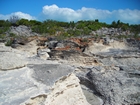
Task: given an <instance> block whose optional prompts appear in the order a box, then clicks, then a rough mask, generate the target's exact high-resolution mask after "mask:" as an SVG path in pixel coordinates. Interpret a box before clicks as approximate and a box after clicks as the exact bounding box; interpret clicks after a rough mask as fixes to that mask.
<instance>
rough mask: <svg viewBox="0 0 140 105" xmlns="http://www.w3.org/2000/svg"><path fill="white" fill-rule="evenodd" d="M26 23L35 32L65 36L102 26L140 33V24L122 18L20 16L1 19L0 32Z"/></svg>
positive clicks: (81, 33) (87, 31)
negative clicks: (54, 18)
mask: <svg viewBox="0 0 140 105" xmlns="http://www.w3.org/2000/svg"><path fill="white" fill-rule="evenodd" d="M19 25H25V26H28V27H30V28H31V29H32V31H33V32H36V33H39V34H45V35H46V33H47V34H48V35H55V34H56V32H58V33H59V32H61V34H62V35H63V36H66V37H68V36H78V35H89V34H90V33H91V31H96V30H98V29H100V28H102V27H107V28H111V27H112V28H121V29H122V30H124V31H125V30H130V31H131V32H134V33H135V34H138V33H140V24H136V25H129V24H128V23H123V22H121V21H120V20H118V21H113V22H112V23H111V24H107V23H103V22H99V20H98V19H95V20H86V21H85V20H81V21H77V22H74V21H70V22H62V21H56V20H45V21H43V22H40V21H37V20H27V19H19V18H18V17H16V16H15V17H14V16H13V17H11V18H10V19H9V20H0V34H2V33H4V32H6V31H7V30H8V29H9V27H11V26H15V27H17V26H19Z"/></svg>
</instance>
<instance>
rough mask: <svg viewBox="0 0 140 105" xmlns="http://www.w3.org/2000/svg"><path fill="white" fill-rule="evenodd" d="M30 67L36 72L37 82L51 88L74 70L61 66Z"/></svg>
mask: <svg viewBox="0 0 140 105" xmlns="http://www.w3.org/2000/svg"><path fill="white" fill-rule="evenodd" d="M28 67H29V68H31V69H33V70H34V73H33V78H35V79H36V81H38V82H41V83H43V84H46V85H49V86H50V85H52V84H53V83H54V82H55V81H56V80H58V79H59V78H61V77H62V76H65V75H68V74H69V73H71V72H73V70H74V68H73V67H71V66H67V65H60V64H35V65H28Z"/></svg>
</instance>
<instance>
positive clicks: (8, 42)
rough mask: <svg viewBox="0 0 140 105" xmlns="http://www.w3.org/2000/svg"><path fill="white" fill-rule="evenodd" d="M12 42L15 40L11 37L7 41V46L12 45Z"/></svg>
mask: <svg viewBox="0 0 140 105" xmlns="http://www.w3.org/2000/svg"><path fill="white" fill-rule="evenodd" d="M12 42H13V40H11V39H9V40H7V42H6V43H5V46H11V45H12Z"/></svg>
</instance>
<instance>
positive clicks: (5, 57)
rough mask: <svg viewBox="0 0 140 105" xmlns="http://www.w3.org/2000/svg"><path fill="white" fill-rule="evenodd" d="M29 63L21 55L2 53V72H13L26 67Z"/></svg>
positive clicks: (0, 54) (0, 66)
mask: <svg viewBox="0 0 140 105" xmlns="http://www.w3.org/2000/svg"><path fill="white" fill-rule="evenodd" d="M26 64H27V62H26V61H25V60H24V59H23V57H21V55H20V54H16V53H13V52H0V70H11V69H16V68H21V67H24V66H26Z"/></svg>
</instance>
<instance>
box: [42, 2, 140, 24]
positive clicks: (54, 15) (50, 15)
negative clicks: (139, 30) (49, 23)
mask: <svg viewBox="0 0 140 105" xmlns="http://www.w3.org/2000/svg"><path fill="white" fill-rule="evenodd" d="M42 13H43V16H44V19H54V20H62V21H78V20H91V19H92V20H94V19H99V20H101V21H104V22H106V21H107V22H112V21H113V20H116V21H117V20H121V21H123V22H128V23H140V10H130V9H125V10H121V9H120V10H114V11H109V10H102V9H95V8H86V7H82V8H81V9H78V10H73V9H71V8H60V7H58V6H57V5H55V4H53V5H50V6H49V5H46V6H44V7H43V10H42Z"/></svg>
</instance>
